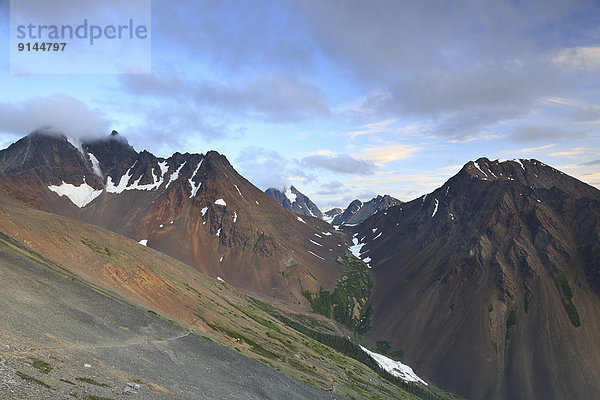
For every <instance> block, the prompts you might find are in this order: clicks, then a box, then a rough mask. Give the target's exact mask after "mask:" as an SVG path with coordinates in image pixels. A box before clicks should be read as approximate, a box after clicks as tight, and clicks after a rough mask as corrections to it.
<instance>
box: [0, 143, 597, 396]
mask: <svg viewBox="0 0 600 400" xmlns="http://www.w3.org/2000/svg"><path fill="white" fill-rule="evenodd" d="M0 192H2V193H6V194H7V195H8V196H10V197H12V198H14V199H17V200H19V201H21V202H23V203H24V204H25V205H27V206H28V207H33V208H35V209H38V210H43V211H48V212H51V213H55V214H60V215H62V216H65V217H69V218H73V219H74V220H79V221H81V222H83V223H87V224H93V225H96V226H100V227H102V228H106V229H108V230H110V231H112V232H116V233H118V234H121V235H124V236H126V237H128V238H131V239H133V240H134V243H135V242H138V243H139V244H137V245H136V246H139V247H140V248H143V246H142V245H144V246H147V247H150V248H152V249H154V250H157V251H159V252H162V253H164V254H166V255H169V256H171V257H173V258H174V259H177V260H179V261H181V262H183V263H185V264H187V265H189V266H191V267H193V269H194V270H195V271H197V272H200V273H202V274H204V275H207V276H209V277H213V278H217V277H218V278H219V279H220V280H222V281H225V282H227V283H228V284H230V285H232V287H235V288H238V289H239V290H242V291H243V293H245V294H246V295H248V294H250V295H252V296H254V297H256V298H260V299H261V300H263V301H267V302H269V303H272V304H276V305H277V306H278V307H283V308H285V309H288V310H294V311H295V312H298V313H301V314H307V313H308V312H309V311H313V313H316V314H323V315H324V316H325V317H327V318H324V319H325V320H328V321H330V322H331V323H332V324H334V325H335V327H336V328H335V329H336V330H337V332H338V333H342V334H344V335H354V338H355V340H358V341H360V343H362V344H364V345H367V346H368V347H370V348H372V349H375V348H376V349H378V351H379V352H381V353H386V354H387V355H388V356H390V357H394V358H396V359H400V360H402V361H403V362H405V363H406V364H408V365H411V366H412V367H413V368H414V370H415V372H416V373H417V374H418V375H419V376H421V377H423V378H424V381H426V382H429V383H431V384H434V385H436V386H439V387H441V388H442V389H444V390H449V391H451V392H454V393H457V394H459V395H462V396H465V397H468V398H474V399H530V398H565V399H567V398H578V399H594V398H597V397H598V395H599V394H600V384H599V383H598V382H600V347H599V346H598V337H600V315H599V314H598V312H597V310H598V309H599V307H600V191H599V190H598V189H596V188H594V187H592V186H589V185H587V184H585V183H583V182H581V181H578V180H577V179H575V178H573V177H570V176H568V175H566V174H564V173H562V172H560V171H558V170H556V169H554V168H552V167H550V166H548V165H545V164H544V163H542V162H540V161H537V160H507V161H499V160H494V161H492V160H488V159H486V158H480V159H478V160H476V161H470V162H468V163H466V164H465V165H464V167H463V168H462V169H461V170H460V171H459V172H458V173H457V174H456V175H455V176H453V177H452V178H450V179H449V180H448V181H447V182H446V183H444V185H442V186H441V187H440V188H438V189H436V190H434V191H433V192H431V193H428V194H426V195H423V196H421V197H419V198H417V199H414V200H412V201H409V202H401V201H399V200H397V199H394V198H393V197H391V196H387V195H386V196H377V197H376V198H374V199H372V200H371V201H369V202H366V203H364V204H363V203H362V202H360V201H358V200H355V201H353V202H352V203H351V204H350V205H349V206H348V207H347V208H346V209H345V210H344V211H343V212H340V211H341V210H335V211H333V212H327V213H325V216H324V215H323V214H322V213H321V212H320V211H319V210H318V208H317V207H316V206H315V205H314V203H312V202H311V201H310V200H309V199H308V198H307V197H306V196H304V195H303V194H302V193H300V192H299V191H298V190H297V189H296V188H294V187H290V188H288V189H285V188H284V190H283V191H279V190H277V189H268V190H267V193H264V192H262V191H261V190H260V189H258V188H256V187H255V186H254V185H252V184H251V183H250V182H249V181H248V180H246V179H245V178H244V177H242V176H241V175H240V174H238V173H237V172H236V171H235V169H234V168H233V166H232V165H231V164H230V163H229V161H228V160H227V159H226V158H225V157H224V156H223V155H221V154H218V153H216V152H214V151H210V152H208V153H206V154H189V153H185V154H180V153H175V154H173V155H172V156H171V157H169V158H166V159H165V158H160V157H155V156H154V155H152V154H151V153H149V152H147V151H141V152H137V151H136V150H135V149H133V148H132V147H131V146H130V145H129V144H128V143H127V140H126V139H125V138H123V137H122V136H121V135H119V134H118V133H117V132H114V131H113V133H112V134H111V135H110V136H109V137H106V138H102V139H97V140H91V141H85V142H79V141H75V140H72V139H68V138H66V137H64V136H60V135H47V134H42V133H39V132H36V133H32V134H30V135H28V136H27V137H24V138H23V139H20V140H19V141H17V142H15V143H14V144H12V145H11V146H9V147H8V148H7V149H5V150H2V151H0ZM288 203H289V204H288ZM281 205H283V206H281ZM313 206H314V207H313ZM317 211H318V213H317ZM10 213H11V215H12V214H14V212H13V211H11V212H10ZM322 218H333V219H331V224H329V223H327V222H326V221H324V220H323V219H322ZM81 222H77V223H81ZM11 226H12V225H10V224H9V225H6V227H4V228H3V232H4V231H6V230H9V228H10V227H11ZM335 227H339V230H338V229H335ZM11 232H12V233H11V235H13V236H14V235H17V234H18V229H17V230H13V231H11ZM5 233H6V232H5ZM86 240H87V239H86ZM38 246H39V245H38ZM88 247H89V246H88ZM98 248H99V249H102V246H100V247H98ZM107 248H108V247H107ZM350 252H351V253H352V254H354V255H356V256H357V257H358V258H360V259H361V260H362V263H360V262H358V261H357V260H353V259H351V256H350V255H349V254H350ZM366 266H368V267H369V269H368V270H367V269H366ZM363 267H364V268H365V269H364V270H363ZM165 276H169V275H168V274H166V275H165ZM98 282H101V280H98ZM169 285H170V284H169ZM140 288H143V285H142V286H140ZM140 288H133V289H132V290H133V291H135V290H141V289H140ZM173 290H176V289H174V288H173ZM197 290H199V289H197ZM199 296H202V294H201V292H200V294H199ZM310 315H314V314H310ZM215 318H216V317H215ZM328 318H329V319H328ZM203 324H204V325H203V326H205V327H206V326H209V325H210V324H211V322H210V321H209V322H206V321H205V322H204V323H203ZM207 324H208V325H207ZM228 329H229V328H228ZM221 332H224V330H221ZM363 335H364V336H363ZM261 340H266V339H265V338H264V337H263V338H262V339H261ZM248 343H249V342H248ZM254 343H255V344H257V343H256V342H254ZM289 345H291V346H293V345H294V344H293V343H291V344H289ZM256 348H258V347H256ZM390 362H391V361H390ZM353 376H354V377H355V379H356V380H357V382H358V380H359V377H358V376H356V375H355V374H354V375H353ZM557 377H560V378H557ZM354 395H355V394H354ZM354 395H353V396H354ZM440 396H442V395H440Z"/></svg>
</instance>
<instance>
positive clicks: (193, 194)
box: [188, 160, 202, 199]
mask: <svg viewBox="0 0 600 400" xmlns="http://www.w3.org/2000/svg"><path fill="white" fill-rule="evenodd" d="M201 165H202V160H200V162H199V163H198V166H197V167H196V169H195V170H194V172H192V176H191V177H190V179H188V182H189V183H190V186H191V187H192V194H190V199H191V198H192V197H194V196H195V195H196V193H198V189H200V186H202V182H200V183H198V186H196V184H195V183H194V176H196V173H197V172H198V170H199V169H200V166H201Z"/></svg>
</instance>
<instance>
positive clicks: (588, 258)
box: [355, 158, 600, 399]
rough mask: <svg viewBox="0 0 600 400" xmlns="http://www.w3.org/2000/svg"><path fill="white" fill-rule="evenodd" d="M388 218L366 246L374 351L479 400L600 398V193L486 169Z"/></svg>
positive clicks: (360, 235) (377, 224) (375, 221)
mask: <svg viewBox="0 0 600 400" xmlns="http://www.w3.org/2000/svg"><path fill="white" fill-rule="evenodd" d="M385 214H386V215H385ZM385 214H384V213H378V214H376V215H374V216H373V217H372V218H370V219H368V220H367V221H365V222H364V223H363V224H362V225H361V226H360V227H358V229H357V231H356V234H355V238H356V240H358V241H359V242H360V243H363V244H364V245H363V247H362V249H361V250H362V252H361V258H363V259H366V258H367V257H369V262H370V265H371V267H372V270H371V271H372V276H373V280H374V288H373V295H372V297H371V304H372V305H373V307H374V310H375V312H374V315H373V330H372V331H371V332H370V333H369V339H370V340H372V341H373V342H374V341H375V340H377V339H382V338H385V339H388V340H389V341H390V342H391V345H392V350H400V349H402V350H404V352H405V361H406V362H409V363H411V365H414V366H415V370H416V371H417V372H418V373H421V374H423V375H425V376H429V377H431V379H432V380H433V381H434V382H435V383H436V384H438V385H441V386H442V387H445V388H448V389H449V390H452V391H454V392H457V393H459V394H462V395H465V396H467V397H469V398H474V399H532V398H561V399H567V398H577V399H594V398H598V395H599V394H600V348H599V347H598V337H600V314H599V313H598V309H600V297H599V295H600V191H598V190H597V189H595V188H593V187H591V186H589V185H586V184H584V183H582V182H580V181H578V180H576V179H574V178H572V177H570V176H567V175H565V174H563V173H562V172H560V171H557V170H555V169H554V168H551V167H549V166H546V165H544V164H543V163H541V162H539V161H536V160H518V161H505V162H498V161H490V160H487V159H485V158H482V159H479V160H477V161H476V162H469V163H467V164H466V165H465V166H464V167H463V168H462V170H461V171H460V172H459V173H458V174H457V175H456V176H454V177H453V178H451V179H450V180H448V182H446V184H444V186H442V187H441V188H439V189H437V190H435V191H434V192H432V193H430V194H428V195H426V196H423V197H422V198H419V199H416V200H413V201H411V202H409V203H404V204H402V205H400V206H396V207H391V208H389V209H388V210H387V212H386V213H385Z"/></svg>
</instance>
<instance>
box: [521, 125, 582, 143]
mask: <svg viewBox="0 0 600 400" xmlns="http://www.w3.org/2000/svg"><path fill="white" fill-rule="evenodd" d="M586 136H587V135H586V134H585V133H581V132H579V133H576V132H572V131H568V130H561V129H557V128H554V127H550V126H538V125H520V126H517V127H516V128H515V129H513V131H512V133H511V134H510V137H511V139H513V140H514V141H516V142H523V143H529V142H540V141H563V140H566V139H581V138H585V137H586Z"/></svg>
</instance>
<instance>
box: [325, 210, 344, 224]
mask: <svg viewBox="0 0 600 400" xmlns="http://www.w3.org/2000/svg"><path fill="white" fill-rule="evenodd" d="M343 212H344V210H342V209H341V208H332V209H331V210H329V211H325V212H324V213H323V220H324V221H325V222H329V223H331V222H333V219H334V218H335V217H337V216H338V215H340V214H341V213H343Z"/></svg>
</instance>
